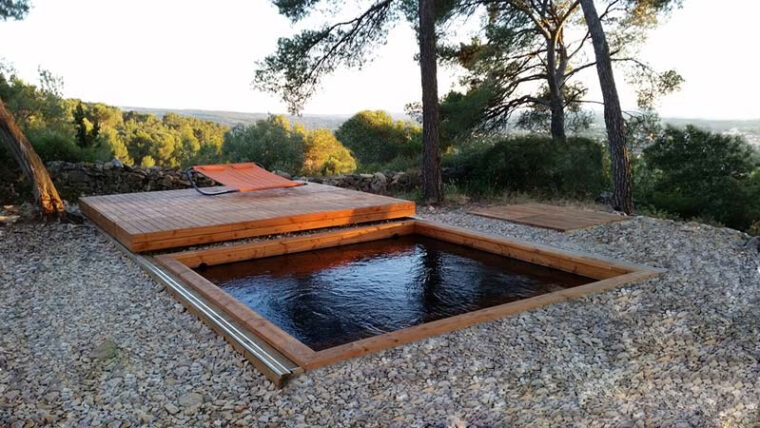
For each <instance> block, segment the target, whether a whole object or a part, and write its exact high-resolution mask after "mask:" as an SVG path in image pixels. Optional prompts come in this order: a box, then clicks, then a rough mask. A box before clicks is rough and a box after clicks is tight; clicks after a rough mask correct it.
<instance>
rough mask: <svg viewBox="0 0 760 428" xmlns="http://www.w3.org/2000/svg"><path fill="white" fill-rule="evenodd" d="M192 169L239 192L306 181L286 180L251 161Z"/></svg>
mask: <svg viewBox="0 0 760 428" xmlns="http://www.w3.org/2000/svg"><path fill="white" fill-rule="evenodd" d="M193 170H195V171H197V172H199V173H201V174H203V175H205V176H206V177H208V178H210V179H212V180H214V181H216V182H217V183H222V184H224V185H225V186H227V187H231V188H234V189H237V190H239V191H241V192H251V191H254V190H266V189H279V188H283V187H295V186H302V185H304V184H306V183H301V182H297V181H292V180H288V179H287V178H285V177H280V176H279V175H277V174H273V173H271V172H269V171H267V170H265V169H264V168H261V167H260V166H258V165H256V164H255V163H253V162H246V163H230V164H220V165H197V166H194V167H193Z"/></svg>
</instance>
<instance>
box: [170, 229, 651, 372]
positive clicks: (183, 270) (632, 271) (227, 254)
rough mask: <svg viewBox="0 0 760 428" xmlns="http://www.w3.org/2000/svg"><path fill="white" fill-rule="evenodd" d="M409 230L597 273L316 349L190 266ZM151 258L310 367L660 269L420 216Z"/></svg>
mask: <svg viewBox="0 0 760 428" xmlns="http://www.w3.org/2000/svg"><path fill="white" fill-rule="evenodd" d="M410 234H419V235H422V236H427V237H431V238H435V239H439V240H442V241H446V242H450V243H454V244H459V245H464V246H468V247H471V248H476V249H479V250H483V251H487V252H490V253H494V254H498V255H502V256H506V257H511V258H515V259H518V260H522V261H526V262H530V263H534V264H538V265H542V266H546V267H550V268H554V269H559V270H563V271H566V272H571V273H575V274H578V275H582V276H586V277H589V278H592V279H596V281H594V282H590V283H588V284H584V285H581V286H577V287H573V288H567V289H563V290H559V291H555V292H552V293H547V294H543V295H539V296H535V297H531V298H528V299H523V300H518V301H515V302H510V303H505V304H501V305H497V306H492V307H489V308H484V309H480V310H477V311H473V312H468V313H465V314H461V315H457V316H453V317H449V318H444V319H440V320H436V321H432V322H428V323H424V324H419V325H415V326H411V327H407V328H404V329H401V330H396V331H393V332H389V333H385V334H382V335H378V336H373V337H369V338H366V339H361V340H358V341H354V342H350V343H347V344H344V345H339V346H336V347H333V348H328V349H325V350H321V351H314V350H312V349H311V348H309V347H308V346H306V345H304V344H303V343H301V342H300V341H299V340H297V339H296V338H294V337H293V336H291V335H290V334H288V333H287V332H285V331H284V330H282V329H280V328H279V327H277V326H276V325H274V324H273V323H271V322H269V321H268V320H267V319H265V318H264V317H262V316H261V315H259V314H258V313H256V312H255V311H253V310H252V309H251V308H249V307H247V306H246V305H244V304H243V303H241V302H239V301H238V300H237V299H235V298H234V297H232V296H230V295H229V294H227V293H226V292H225V291H223V290H222V289H221V288H219V287H217V286H216V285H215V284H213V283H212V282H210V281H209V280H207V279H205V278H204V277H202V276H201V275H199V274H198V273H196V272H195V271H194V270H193V268H196V267H199V266H201V265H208V266H211V265H218V264H224V263H231V262H236V261H243V260H251V259H257V258H264V257H272V256H278V255H284V254H292V253H298V252H304V251H311V250H317V249H323V248H329V247H335V246H342V245H349V244H356V243H361V242H368V241H374V240H378V239H384V238H390V237H393V236H403V235H410ZM155 260H156V261H157V262H158V263H159V264H161V265H162V266H163V267H164V268H165V269H167V270H169V271H170V272H171V273H173V274H174V275H176V276H177V277H179V278H180V279H181V280H182V281H184V282H185V283H186V284H188V285H189V286H190V287H192V288H193V289H194V290H195V291H196V292H198V293H200V294H201V295H202V296H204V298H206V299H208V300H210V301H212V302H214V303H215V304H216V305H217V306H218V307H220V308H221V309H222V310H223V311H225V312H226V313H227V314H228V315H229V316H230V317H232V318H233V319H234V320H235V321H237V322H238V323H240V324H242V325H243V326H245V327H246V328H247V329H248V330H249V331H250V332H252V333H253V334H255V335H256V336H257V337H259V338H260V339H262V340H263V341H265V342H266V343H267V344H269V345H270V346H272V347H273V348H275V349H276V350H277V351H279V352H281V353H282V354H283V355H285V356H286V357H287V358H288V359H290V360H292V361H294V362H295V363H296V364H298V365H299V366H300V367H302V368H303V369H305V370H312V369H315V368H318V367H322V366H324V365H327V364H331V363H335V362H338V361H343V360H347V359H350V358H354V357H358V356H361V355H365V354H368V353H371V352H376V351H379V350H382V349H387V348H391V347H394V346H398V345H402V344H406V343H409V342H413V341H417V340H420V339H424V338H428V337H431V336H435V335H439V334H443V333H447V332H451V331H454V330H458V329H462V328H466V327H470V326H473V325H476V324H480V323H483V322H487V321H493V320H496V319H500V318H504V317H506V316H509V315H514V314H517V313H520V312H524V311H527V310H531V309H536V308H540V307H542V306H547V305H551V304H554V303H559V302H564V301H568V300H571V299H575V298H579V297H583V296H586V295H590V294H594V293H598V292H602V291H606V290H610V289H613V288H617V287H620V286H623V285H627V284H631V283H634V282H639V281H643V280H645V279H647V278H651V277H653V276H656V275H659V274H661V273H663V272H665V271H664V270H663V269H657V268H652V267H649V266H644V265H638V264H631V263H625V262H620V261H616V260H610V259H606V258H602V257H599V256H595V255H591V254H588V253H583V252H576V251H568V250H560V249H557V248H552V247H547V246H543V245H537V244H532V243H529V242H526V241H519V240H514V239H509V238H501V237H494V236H491V235H486V234H482V233H478V232H473V231H470V230H467V229H462V228H458V227H452V226H448V225H443V224H439V223H434V222H430V221H425V220H420V219H411V220H404V221H398V222H392V223H384V224H379V225H374V226H361V227H355V228H350V229H342V230H337V231H329V232H321V233H316V234H312V235H306V236H296V237H290V238H284V239H279V240H273V241H264V242H255V243H248V244H238V245H233V246H228V247H218V248H211V249H206V250H194V251H185V252H179V253H173V254H163V255H159V256H156V257H155Z"/></svg>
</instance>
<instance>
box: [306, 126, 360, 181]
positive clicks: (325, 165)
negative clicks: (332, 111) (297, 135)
mask: <svg viewBox="0 0 760 428" xmlns="http://www.w3.org/2000/svg"><path fill="white" fill-rule="evenodd" d="M304 149H305V150H306V154H305V159H304V165H303V171H302V172H303V173H304V174H306V175H335V174H345V173H349V172H354V171H355V170H356V160H354V157H353V156H351V152H349V151H348V149H347V148H345V147H343V144H341V143H340V141H338V140H337V139H336V138H335V136H334V135H333V134H332V132H330V130H329V129H317V130H315V131H312V132H309V133H308V135H307V136H306V139H305V141H304Z"/></svg>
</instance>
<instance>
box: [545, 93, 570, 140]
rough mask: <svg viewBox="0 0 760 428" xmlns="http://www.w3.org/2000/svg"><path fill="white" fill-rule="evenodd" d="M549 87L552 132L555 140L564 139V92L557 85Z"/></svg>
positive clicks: (565, 137)
mask: <svg viewBox="0 0 760 428" xmlns="http://www.w3.org/2000/svg"><path fill="white" fill-rule="evenodd" d="M550 86H554V87H553V88H552V87H550V88H549V110H550V111H551V114H552V117H551V133H552V138H554V139H555V140H560V141H564V140H566V139H567V136H566V135H565V107H564V105H563V104H564V101H563V100H562V93H561V91H560V90H559V88H557V86H556V85H550Z"/></svg>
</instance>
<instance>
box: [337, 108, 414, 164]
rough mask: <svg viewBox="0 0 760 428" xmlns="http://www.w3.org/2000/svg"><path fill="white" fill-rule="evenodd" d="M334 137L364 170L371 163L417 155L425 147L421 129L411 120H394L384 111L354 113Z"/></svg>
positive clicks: (386, 161)
mask: <svg viewBox="0 0 760 428" xmlns="http://www.w3.org/2000/svg"><path fill="white" fill-rule="evenodd" d="M335 136H336V137H337V138H338V140H340V142H341V143H343V144H344V145H345V146H346V147H348V148H349V149H350V150H351V151H352V152H353V155H354V156H355V157H356V159H357V160H358V161H359V163H360V164H361V165H362V167H364V168H365V169H366V167H367V166H368V165H371V164H372V165H384V164H387V163H390V162H393V161H394V160H396V159H397V158H410V157H414V156H416V155H417V154H418V153H420V152H421V150H422V129H421V128H420V127H419V126H417V125H414V124H413V123H411V122H408V121H401V120H397V121H394V120H393V118H392V117H391V116H390V115H389V114H388V113H386V112H384V111H382V110H378V111H368V110H365V111H361V112H359V113H357V114H355V115H354V116H352V117H351V118H350V119H348V120H347V121H345V122H344V123H343V124H342V125H341V126H340V128H338V129H337V130H336V131H335Z"/></svg>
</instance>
